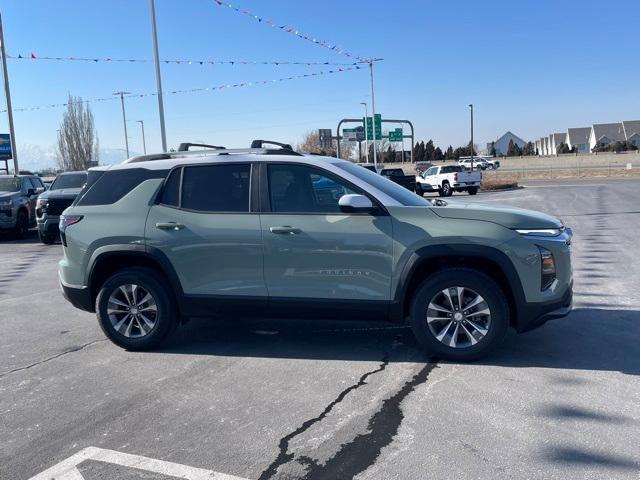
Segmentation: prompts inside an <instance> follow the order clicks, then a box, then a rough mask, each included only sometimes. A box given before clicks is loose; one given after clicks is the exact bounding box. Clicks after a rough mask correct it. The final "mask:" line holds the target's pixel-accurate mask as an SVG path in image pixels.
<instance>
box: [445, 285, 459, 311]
mask: <svg viewBox="0 0 640 480" xmlns="http://www.w3.org/2000/svg"><path fill="white" fill-rule="evenodd" d="M442 293H443V295H444V296H445V297H447V300H449V305H450V306H451V311H453V310H455V309H456V306H455V305H454V304H453V299H452V298H451V293H449V289H448V288H445V289H444V290H442Z"/></svg>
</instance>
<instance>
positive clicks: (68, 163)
mask: <svg viewBox="0 0 640 480" xmlns="http://www.w3.org/2000/svg"><path fill="white" fill-rule="evenodd" d="M97 155H98V135H97V133H96V131H95V125H94V122H93V113H92V112H91V109H90V108H89V106H88V105H86V102H84V101H83V100H82V98H81V97H73V96H71V95H69V100H68V102H67V110H66V111H65V112H64V114H63V116H62V123H61V124H60V130H58V164H59V166H60V168H61V169H63V170H86V169H87V168H89V167H90V166H92V165H95V164H96V162H97V160H98V156H97Z"/></svg>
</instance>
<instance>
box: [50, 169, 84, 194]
mask: <svg viewBox="0 0 640 480" xmlns="http://www.w3.org/2000/svg"><path fill="white" fill-rule="evenodd" d="M85 183H87V174H86V172H79V173H67V174H65V175H59V176H58V177H56V179H55V180H54V182H53V184H52V185H51V190H62V189H63V188H82V186H83V185H84V184H85Z"/></svg>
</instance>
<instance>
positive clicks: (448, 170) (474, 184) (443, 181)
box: [416, 165, 482, 197]
mask: <svg viewBox="0 0 640 480" xmlns="http://www.w3.org/2000/svg"><path fill="white" fill-rule="evenodd" d="M481 180H482V174H481V173H480V172H478V171H467V170H466V169H465V168H464V167H462V166H460V165H443V166H440V167H431V168H430V169H429V170H427V171H426V172H424V173H423V174H422V175H418V176H416V193H417V194H418V195H420V196H422V195H423V194H424V193H425V192H438V193H439V194H440V196H441V197H450V196H451V195H453V192H454V191H455V192H468V193H469V195H475V194H476V193H478V190H479V189H480V181H481Z"/></svg>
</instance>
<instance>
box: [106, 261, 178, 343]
mask: <svg viewBox="0 0 640 480" xmlns="http://www.w3.org/2000/svg"><path fill="white" fill-rule="evenodd" d="M96 313H97V316H98V321H99V323H100V327H101V328H102V331H103V332H104V333H105V335H106V336H107V337H109V339H110V340H111V341H112V342H113V343H115V344H116V345H118V346H120V347H122V348H126V349H127V350H148V349H151V348H154V347H157V346H158V345H160V344H161V343H162V342H163V341H164V340H165V339H166V338H167V337H168V336H169V335H170V334H171V333H173V331H174V330H175V328H176V327H177V325H178V318H177V313H176V305H175V301H174V300H173V295H172V293H171V291H170V290H169V287H168V286H167V284H166V282H165V281H164V280H163V279H162V278H161V277H160V276H159V275H158V274H157V272H154V271H153V270H150V269H147V268H128V269H125V270H122V271H120V272H118V273H116V274H114V275H112V276H111V277H109V279H107V281H106V282H104V284H103V285H102V287H101V288H100V292H99V293H98V297H97V298H96Z"/></svg>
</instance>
